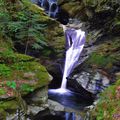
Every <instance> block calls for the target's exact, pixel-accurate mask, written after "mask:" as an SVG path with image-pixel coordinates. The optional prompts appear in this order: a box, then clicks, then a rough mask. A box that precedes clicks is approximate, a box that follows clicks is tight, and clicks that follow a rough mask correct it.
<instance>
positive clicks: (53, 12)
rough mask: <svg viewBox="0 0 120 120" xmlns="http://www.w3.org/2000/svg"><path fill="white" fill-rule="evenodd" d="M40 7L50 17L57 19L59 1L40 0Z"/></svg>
mask: <svg viewBox="0 0 120 120" xmlns="http://www.w3.org/2000/svg"><path fill="white" fill-rule="evenodd" d="M39 5H40V6H41V7H42V8H44V9H45V11H46V13H47V14H48V15H49V16H50V17H53V18H56V16H57V13H58V5H57V0H39Z"/></svg>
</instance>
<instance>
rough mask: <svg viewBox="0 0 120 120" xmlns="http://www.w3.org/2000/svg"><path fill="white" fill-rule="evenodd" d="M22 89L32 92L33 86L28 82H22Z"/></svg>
mask: <svg viewBox="0 0 120 120" xmlns="http://www.w3.org/2000/svg"><path fill="white" fill-rule="evenodd" d="M21 90H22V91H25V92H32V91H33V88H32V87H31V86H30V85H28V84H22V85H21Z"/></svg>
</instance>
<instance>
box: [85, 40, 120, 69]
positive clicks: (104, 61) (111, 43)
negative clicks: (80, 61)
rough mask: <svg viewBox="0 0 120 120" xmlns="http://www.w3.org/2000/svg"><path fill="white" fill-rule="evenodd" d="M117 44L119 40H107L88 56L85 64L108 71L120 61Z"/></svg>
mask: <svg viewBox="0 0 120 120" xmlns="http://www.w3.org/2000/svg"><path fill="white" fill-rule="evenodd" d="M119 42H120V38H114V39H112V40H109V39H108V41H107V42H104V43H103V44H101V45H99V47H98V49H97V50H96V51H94V52H93V53H92V54H91V55H90V57H89V58H88V60H87V61H86V63H87V64H89V65H97V66H98V67H102V68H105V69H108V70H110V69H111V68H112V67H113V65H114V64H115V63H117V62H119V61H120V54H119V44H118V43H119Z"/></svg>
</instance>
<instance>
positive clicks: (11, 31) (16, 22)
mask: <svg viewBox="0 0 120 120" xmlns="http://www.w3.org/2000/svg"><path fill="white" fill-rule="evenodd" d="M2 6H3V9H4V7H5V3H4V2H3V4H2ZM7 7H8V8H10V9H6V10H3V9H2V11H0V31H1V32H2V34H4V35H5V36H8V37H10V38H11V39H12V40H14V42H15V43H19V44H22V45H23V44H27V43H28V45H29V47H31V48H33V49H42V48H43V47H44V46H47V43H46V42H45V41H44V40H45V38H44V36H43V34H44V33H43V32H42V31H43V30H44V29H45V27H46V24H45V23H41V22H40V15H39V14H37V13H36V14H35V13H33V12H32V11H30V10H29V9H28V7H25V6H24V7H22V8H21V9H20V10H14V9H16V8H15V6H14V5H12V4H10V6H7ZM11 11H12V12H11Z"/></svg>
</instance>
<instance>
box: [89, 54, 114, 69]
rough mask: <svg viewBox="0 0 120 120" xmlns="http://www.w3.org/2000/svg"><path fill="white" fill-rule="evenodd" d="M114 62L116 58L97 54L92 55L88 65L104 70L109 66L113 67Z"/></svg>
mask: <svg viewBox="0 0 120 120" xmlns="http://www.w3.org/2000/svg"><path fill="white" fill-rule="evenodd" d="M113 62H114V58H112V57H110V56H105V55H104V54H100V53H96V52H94V53H92V55H91V56H90V58H89V60H88V61H87V63H88V64H93V65H97V66H100V67H104V68H105V67H106V68H107V67H109V66H110V67H112V64H113Z"/></svg>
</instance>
